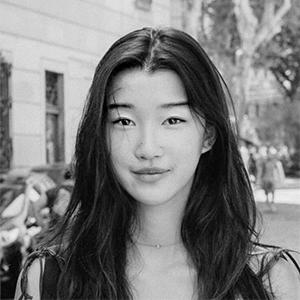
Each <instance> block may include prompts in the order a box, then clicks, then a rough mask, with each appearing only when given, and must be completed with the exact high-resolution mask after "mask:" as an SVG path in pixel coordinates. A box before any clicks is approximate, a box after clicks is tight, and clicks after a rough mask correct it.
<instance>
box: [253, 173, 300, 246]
mask: <svg viewBox="0 0 300 300" xmlns="http://www.w3.org/2000/svg"><path fill="white" fill-rule="evenodd" d="M254 195H255V200H256V203H257V208H258V210H259V212H260V213H261V216H262V220H260V218H259V221H258V227H257V228H261V234H262V239H261V241H262V242H264V243H267V244H268V243H269V244H273V245H277V246H282V247H286V248H290V249H294V250H297V251H300V230H299V228H300V179H290V178H287V179H286V181H285V184H284V185H283V186H282V187H280V188H279V189H277V190H276V192H275V203H276V208H277V210H276V212H271V211H270V210H269V209H268V207H267V205H266V204H265V202H264V201H265V198H264V197H265V196H264V192H263V191H262V190H261V189H257V190H255V191H254ZM261 221H262V223H261Z"/></svg>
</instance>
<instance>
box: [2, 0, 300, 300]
mask: <svg viewBox="0 0 300 300" xmlns="http://www.w3.org/2000/svg"><path fill="white" fill-rule="evenodd" d="M299 18H300V2H299V1H298V0H52V1H46V0H31V1H25V0H24V1H19V0H1V1H0V182H1V183H0V260H1V269H0V275H1V291H0V295H1V297H2V298H3V299H8V298H9V297H11V294H12V291H13V290H14V286H15V280H16V277H17V274H18V272H19V268H20V265H21V263H22V261H23V259H24V257H25V256H26V255H27V254H28V253H30V251H32V249H33V248H34V245H35V243H36V242H37V241H38V240H39V239H40V238H41V236H42V234H43V232H44V231H45V229H46V228H47V227H48V226H49V224H55V222H56V221H57V220H58V219H59V218H60V217H61V216H62V215H63V213H64V209H65V207H66V205H67V204H68V200H69V195H70V193H71V190H72V164H71V161H72V156H73V149H74V142H75V137H76V130H77V126H78V123H79V119H80V116H81V112H82V108H83V105H84V101H85V98H86V95H87V93H88V89H89V86H90V84H91V81H92V76H93V72H94V70H95V67H96V65H97V63H98V61H99V60H100V59H101V57H102V55H103V54H104V53H105V52H106V50H107V49H108V47H109V46H110V45H111V44H112V43H113V42H114V41H115V40H116V39H117V38H118V37H120V36H122V35H123V34H125V33H127V32H129V31H131V30H133V29H137V28H141V27H145V26H172V27H176V28H178V29H181V30H184V31H186V32H188V33H190V34H191V35H192V36H194V37H195V38H196V39H197V40H198V41H199V42H200V44H201V45H202V46H203V48H204V49H205V50H206V51H207V52H208V53H209V55H210V57H211V59H212V60H213V62H214V63H215V64H216V65H217V67H218V68H219V70H220V73H221V74H222V76H223V77H224V78H225V81H226V83H227V85H228V88H229V90H230V92H231V95H232V99H233V103H234V107H235V111H236V117H235V116H234V113H233V111H232V122H233V123H234V125H237V127H238V128H239V134H240V139H239V143H240V150H241V154H242V157H243V159H244V163H245V166H246V168H247V170H248V172H249V175H250V179H251V183H252V186H253V190H254V195H255V200H256V202H257V207H258V209H259V212H260V213H261V215H260V217H259V218H258V227H257V228H258V230H260V231H261V234H262V240H263V242H265V243H270V244H277V245H279V246H283V247H288V248H293V249H297V250H299V251H300V233H299V228H300V179H299V178H300V130H299V129H300V89H299V85H300V66H299V64H300V22H299ZM266 180H267V181H266ZM266 182H267V183H266ZM268 183H270V184H271V185H268ZM267 194H268V195H267ZM267 196H268V197H267Z"/></svg>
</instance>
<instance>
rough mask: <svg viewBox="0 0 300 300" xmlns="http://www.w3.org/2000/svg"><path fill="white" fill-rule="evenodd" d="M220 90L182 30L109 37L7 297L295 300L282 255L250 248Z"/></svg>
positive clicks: (242, 184)
mask: <svg viewBox="0 0 300 300" xmlns="http://www.w3.org/2000/svg"><path fill="white" fill-rule="evenodd" d="M224 86H225V84H224V82H223V80H222V77H221V75H220V74H219V72H218V71H217V69H216V68H215V66H214V65H213V63H212V62H211V61H210V59H209V58H208V56H207V55H206V53H205V52H204V50H203V49H202V48H201V47H200V45H199V44H198V43H197V42H196V41H195V40H194V39H193V38H191V37H190V36H189V35H187V34H186V33H184V32H181V31H178V30H175V29H170V28H167V29H158V30H155V29H151V28H144V29H141V30H137V31H134V32H131V33H129V34H127V35H126V36H124V37H122V38H121V39H119V40H118V41H116V42H115V43H114V44H113V45H112V47H111V48H110V49H109V50H108V52H107V53H106V54H105V56H104V57H103V59H102V60H101V61H100V63H99V65H98V67H97V69H96V72H95V76H94V79H93V83H92V86H91V89H90V92H89V95H88V99H87V103H86V107H85V110H84V113H83V117H82V121H81V123H80V127H79V131H78V136H77V142H76V150H75V157H76V164H75V186H74V191H73V194H72V198H71V202H70V205H69V207H68V210H67V213H66V217H65V221H64V223H63V224H62V225H61V227H60V228H59V233H58V234H56V235H55V236H54V237H53V238H52V239H50V241H49V242H48V243H47V247H46V248H45V247H44V248H40V249H39V250H38V251H36V252H35V253H34V254H33V255H32V256H31V257H29V259H28V260H27V263H26V264H25V267H24V271H23V273H22V274H21V276H20V284H19V287H18V288H17V292H16V299H22V298H23V299H24V298H25V299H26V297H27V299H29V298H28V297H29V296H30V295H31V296H33V299H49V298H50V299H122V300H123V299H173V300H174V299H275V298H276V297H278V298H279V299H297V297H299V286H300V283H299V278H298V277H297V276H298V274H297V270H296V266H295V265H294V264H293V263H291V261H292V262H293V261H294V259H293V258H292V257H291V256H290V253H289V252H287V251H285V250H283V249H280V248H273V247H262V246H261V245H259V244H257V243H256V242H257V234H256V231H255V220H256V210H255V203H254V199H253V195H252V191H251V187H250V183H249V180H248V178H247V173H246V171H245V169H244V166H243V163H242V160H241V157H240V154H239V151H238V147H237V141H236V136H235V134H234V132H235V131H234V130H233V129H232V127H231V123H230V116H229V109H228V104H227V98H228V97H227V96H226V91H225V90H224ZM49 245H55V246H54V247H50V248H49ZM36 258H39V259H36ZM294 262H295V261H294ZM285 279H288V280H287V281H286V280H285ZM284 282H286V283H285V284H283V283H284ZM280 297H283V298H280Z"/></svg>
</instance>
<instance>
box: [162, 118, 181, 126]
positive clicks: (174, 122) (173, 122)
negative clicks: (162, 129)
mask: <svg viewBox="0 0 300 300" xmlns="http://www.w3.org/2000/svg"><path fill="white" fill-rule="evenodd" d="M183 122H185V120H182V119H179V118H169V119H167V120H166V121H164V124H167V125H177V124H180V123H183Z"/></svg>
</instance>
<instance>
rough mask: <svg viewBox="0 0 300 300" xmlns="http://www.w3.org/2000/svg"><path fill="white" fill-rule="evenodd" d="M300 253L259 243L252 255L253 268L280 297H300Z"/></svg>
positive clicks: (251, 263)
mask: <svg viewBox="0 0 300 300" xmlns="http://www.w3.org/2000/svg"><path fill="white" fill-rule="evenodd" d="M299 265H300V253H299V252H297V251H294V250H290V249H286V248H281V247H276V246H271V245H262V244H257V245H256V246H255V247H254V249H253V251H252V253H251V256H250V266H251V268H252V270H253V271H254V272H255V273H256V274H257V275H258V276H259V277H261V278H262V279H263V280H264V281H265V282H266V283H267V285H268V286H269V288H270V290H271V291H272V292H273V293H274V295H275V296H277V298H278V299H287V300H288V299H300V266H299Z"/></svg>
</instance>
